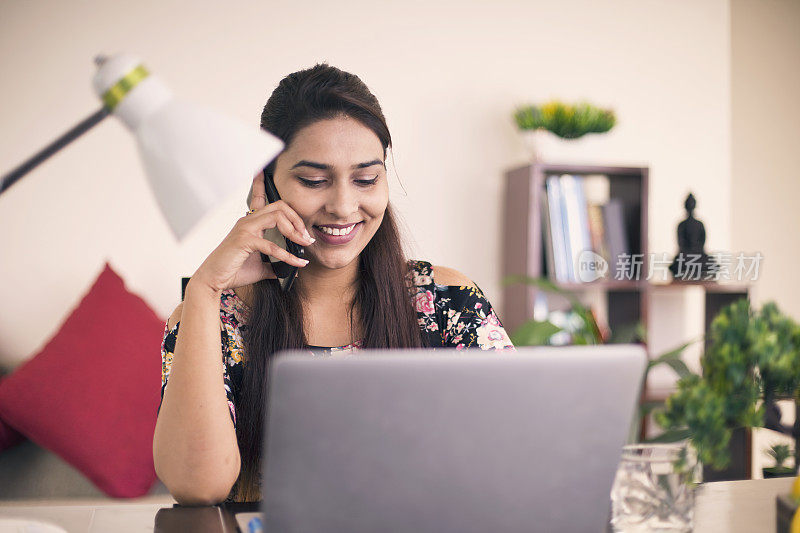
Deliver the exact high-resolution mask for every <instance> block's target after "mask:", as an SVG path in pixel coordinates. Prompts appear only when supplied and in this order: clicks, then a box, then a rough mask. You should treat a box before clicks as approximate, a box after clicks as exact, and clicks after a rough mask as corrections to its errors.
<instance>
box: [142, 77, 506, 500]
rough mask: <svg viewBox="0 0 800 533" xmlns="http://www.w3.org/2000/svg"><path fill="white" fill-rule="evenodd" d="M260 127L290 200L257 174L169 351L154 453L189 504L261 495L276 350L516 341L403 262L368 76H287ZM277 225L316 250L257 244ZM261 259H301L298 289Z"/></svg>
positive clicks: (459, 285) (193, 284) (421, 266)
mask: <svg viewBox="0 0 800 533" xmlns="http://www.w3.org/2000/svg"><path fill="white" fill-rule="evenodd" d="M261 127H262V128H264V129H265V130H267V131H269V132H271V133H273V134H274V135H276V136H277V137H279V138H281V139H282V140H283V141H284V143H285V144H286V148H285V149H284V151H283V152H282V153H281V154H280V155H279V156H278V157H277V158H276V160H275V161H273V162H272V163H271V164H270V165H269V166H268V167H267V174H268V175H269V176H271V177H272V179H273V181H274V184H275V186H276V188H277V190H278V192H279V194H280V195H281V198H282V200H281V201H279V202H275V203H271V204H266V199H265V195H264V181H263V177H262V175H258V176H256V178H255V179H254V180H253V186H252V189H251V192H250V195H249V198H248V204H249V207H250V208H251V209H250V211H249V212H248V214H247V215H245V216H244V217H242V218H241V219H239V220H238V221H237V223H236V224H235V225H234V227H233V229H232V230H231V232H230V233H229V234H228V236H227V237H225V239H224V240H223V241H222V243H221V244H220V245H219V246H218V247H217V248H216V249H215V250H214V251H213V252H212V253H211V254H210V255H209V256H208V258H207V259H206V260H205V261H204V262H203V264H202V265H201V266H200V268H198V269H197V271H196V272H195V273H194V275H193V276H192V278H191V281H190V282H189V284H188V286H187V288H186V293H185V298H184V301H183V303H182V304H181V305H179V306H178V308H177V309H176V310H175V312H174V313H173V314H172V316H171V317H170V319H169V321H168V323H167V327H166V331H165V337H164V343H163V345H162V362H163V363H162V371H163V372H162V389H161V394H162V403H161V407H160V412H159V416H158V422H157V424H156V431H155V436H154V439H153V455H154V460H155V466H156V472H157V473H158V476H159V478H160V479H161V480H162V481H163V482H164V484H165V485H166V486H167V488H168V489H169V490H170V492H171V493H172V495H173V496H174V497H175V499H176V500H177V501H178V502H180V503H183V504H210V503H216V502H219V501H221V500H224V499H225V498H226V497H229V498H233V499H236V500H257V499H260V486H259V475H260V464H259V458H260V455H261V453H260V452H261V435H262V409H263V405H264V398H263V390H264V380H265V376H266V372H265V369H266V363H267V357H268V356H269V355H270V354H273V353H276V352H278V351H280V350H283V349H309V348H310V349H312V351H314V352H315V353H321V354H338V353H347V352H351V351H353V350H358V349H362V348H413V347H423V346H433V347H436V346H449V347H456V348H466V347H480V348H483V349H492V348H506V347H511V343H510V341H509V339H508V336H507V335H506V333H505V331H504V330H503V328H502V326H501V325H500V322H499V321H498V320H497V317H496V315H495V314H494V312H493V311H492V307H491V305H490V304H489V302H488V301H487V300H486V299H485V298H484V296H483V294H482V293H481V292H480V290H479V289H478V288H477V287H476V286H475V285H474V284H473V283H472V282H471V281H470V280H469V279H468V278H466V277H465V276H464V275H463V274H460V273H459V272H457V271H455V270H452V269H448V268H444V267H432V266H431V265H430V264H429V263H424V262H419V261H410V262H409V261H406V259H405V258H404V257H403V252H402V246H401V241H400V237H399V235H398V231H397V227H396V224H395V218H394V215H393V213H392V209H391V206H390V205H389V194H388V184H387V176H386V166H385V160H386V150H387V148H389V147H390V146H391V136H390V134H389V130H388V127H387V125H386V120H385V119H384V117H383V112H382V111H381V108H380V105H379V104H378V101H377V99H376V98H375V97H374V96H373V95H372V94H371V93H370V91H369V89H368V88H367V87H366V85H364V83H363V82H362V81H361V80H360V79H359V78H358V77H356V76H354V75H352V74H348V73H346V72H343V71H341V70H339V69H336V68H334V67H330V66H328V65H317V66H315V67H313V68H311V69H307V70H304V71H300V72H296V73H294V74H291V75H289V76H287V77H286V78H284V79H283V80H282V81H281V83H280V84H279V85H278V87H277V89H275V91H274V92H273V94H272V96H271V97H270V99H269V100H268V101H267V104H266V106H265V107H264V112H263V114H262V116H261ZM275 227H277V228H278V230H279V231H280V232H281V233H282V234H283V235H285V236H286V237H287V238H289V239H290V240H292V241H294V242H296V243H298V244H300V245H301V246H303V247H305V250H306V254H305V255H306V257H307V258H308V260H304V259H300V258H297V257H295V256H292V255H291V254H289V253H288V252H286V251H284V250H281V249H279V248H277V247H276V246H275V245H273V244H272V243H270V242H269V241H267V240H265V239H263V238H262V235H263V232H264V230H266V229H269V228H275ZM260 253H265V254H269V255H272V256H274V257H277V258H278V259H281V260H282V261H284V262H287V263H289V264H292V265H296V266H298V267H300V270H299V274H298V277H297V279H296V281H295V283H294V285H293V286H292V288H291V290H289V291H288V292H284V291H282V290H281V289H280V287H279V286H278V283H277V282H276V281H275V279H274V278H275V276H274V274H273V273H272V270H271V268H270V267H269V265H268V264H266V263H263V262H262V261H261V258H260ZM270 278H272V279H270ZM434 280H435V282H434ZM220 376H222V379H220ZM167 384H169V386H167Z"/></svg>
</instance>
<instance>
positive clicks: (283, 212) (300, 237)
mask: <svg viewBox="0 0 800 533" xmlns="http://www.w3.org/2000/svg"><path fill="white" fill-rule="evenodd" d="M246 218H247V219H248V222H249V223H250V224H252V225H253V226H254V227H255V226H258V229H262V230H263V229H269V228H274V227H275V226H276V224H277V221H278V220H279V219H280V218H283V219H285V220H286V222H287V224H289V225H290V226H291V227H287V226H283V227H278V229H279V230H280V232H281V233H282V234H283V235H284V236H285V237H288V238H290V239H291V240H293V241H294V242H296V243H298V244H303V245H305V246H308V245H310V244H312V243H313V242H314V241H315V240H316V239H314V237H312V236H311V234H310V233H309V232H308V229H306V225H305V223H304V222H303V219H302V218H300V215H298V214H297V212H296V211H295V210H294V209H292V208H291V207H289V204H287V203H286V202H284V201H283V200H279V201H277V202H273V203H271V204H269V205H267V206H266V207H263V208H262V209H260V210H259V211H256V212H255V213H253V214H252V215H250V216H248V217H246Z"/></svg>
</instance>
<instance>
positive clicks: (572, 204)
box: [559, 174, 592, 283]
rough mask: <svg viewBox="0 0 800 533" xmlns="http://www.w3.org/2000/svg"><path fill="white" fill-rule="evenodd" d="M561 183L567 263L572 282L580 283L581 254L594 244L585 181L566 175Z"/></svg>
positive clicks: (561, 178) (561, 179)
mask: <svg viewBox="0 0 800 533" xmlns="http://www.w3.org/2000/svg"><path fill="white" fill-rule="evenodd" d="M559 179H560V181H561V198H562V202H563V208H564V211H563V216H564V219H565V221H566V223H565V228H564V239H565V241H566V243H567V255H566V257H567V261H568V262H569V268H568V270H569V273H570V281H572V282H576V283H577V282H580V281H581V279H580V277H579V275H578V259H579V258H580V255H581V252H583V251H584V250H590V249H591V247H592V243H591V241H590V239H589V216H588V212H587V204H586V195H585V194H584V192H583V179H582V178H580V177H577V176H571V175H569V174H564V175H562V176H561V177H560V178H559Z"/></svg>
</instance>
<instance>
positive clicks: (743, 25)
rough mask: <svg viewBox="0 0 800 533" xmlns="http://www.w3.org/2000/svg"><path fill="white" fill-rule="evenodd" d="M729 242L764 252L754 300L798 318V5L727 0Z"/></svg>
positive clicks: (782, 0) (790, 0) (785, 0)
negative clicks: (772, 303) (771, 303)
mask: <svg viewBox="0 0 800 533" xmlns="http://www.w3.org/2000/svg"><path fill="white" fill-rule="evenodd" d="M731 54H732V66H731V88H732V90H731V97H732V98H731V100H732V113H731V118H732V126H733V128H732V138H731V142H732V150H731V155H732V168H731V170H732V172H731V175H732V180H733V186H732V195H731V201H732V204H731V205H732V213H733V220H732V225H731V234H732V243H733V245H734V248H736V249H740V250H751V251H760V252H761V253H762V254H763V255H764V263H763V270H762V273H763V275H762V277H761V279H760V280H759V281H758V284H757V286H756V290H755V299H756V301H758V302H764V301H767V300H775V301H776V302H777V303H778V305H779V306H780V307H781V308H782V309H783V310H784V311H786V312H787V313H789V314H790V315H792V316H793V317H794V319H795V320H800V280H798V277H797V267H798V265H800V246H799V244H800V239H799V238H798V236H797V230H798V228H800V209H799V208H798V198H800V1H798V0H733V1H732V2H731Z"/></svg>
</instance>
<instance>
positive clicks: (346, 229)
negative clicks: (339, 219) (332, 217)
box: [314, 222, 360, 237]
mask: <svg viewBox="0 0 800 533" xmlns="http://www.w3.org/2000/svg"><path fill="white" fill-rule="evenodd" d="M358 224H360V222H355V223H353V224H349V225H344V224H336V225H332V226H314V227H315V228H317V229H318V230H319V231H321V232H322V233H325V234H327V235H333V236H336V237H339V236H343V235H349V234H350V232H352V231H353V229H355V227H356V226H357V225H358Z"/></svg>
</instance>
